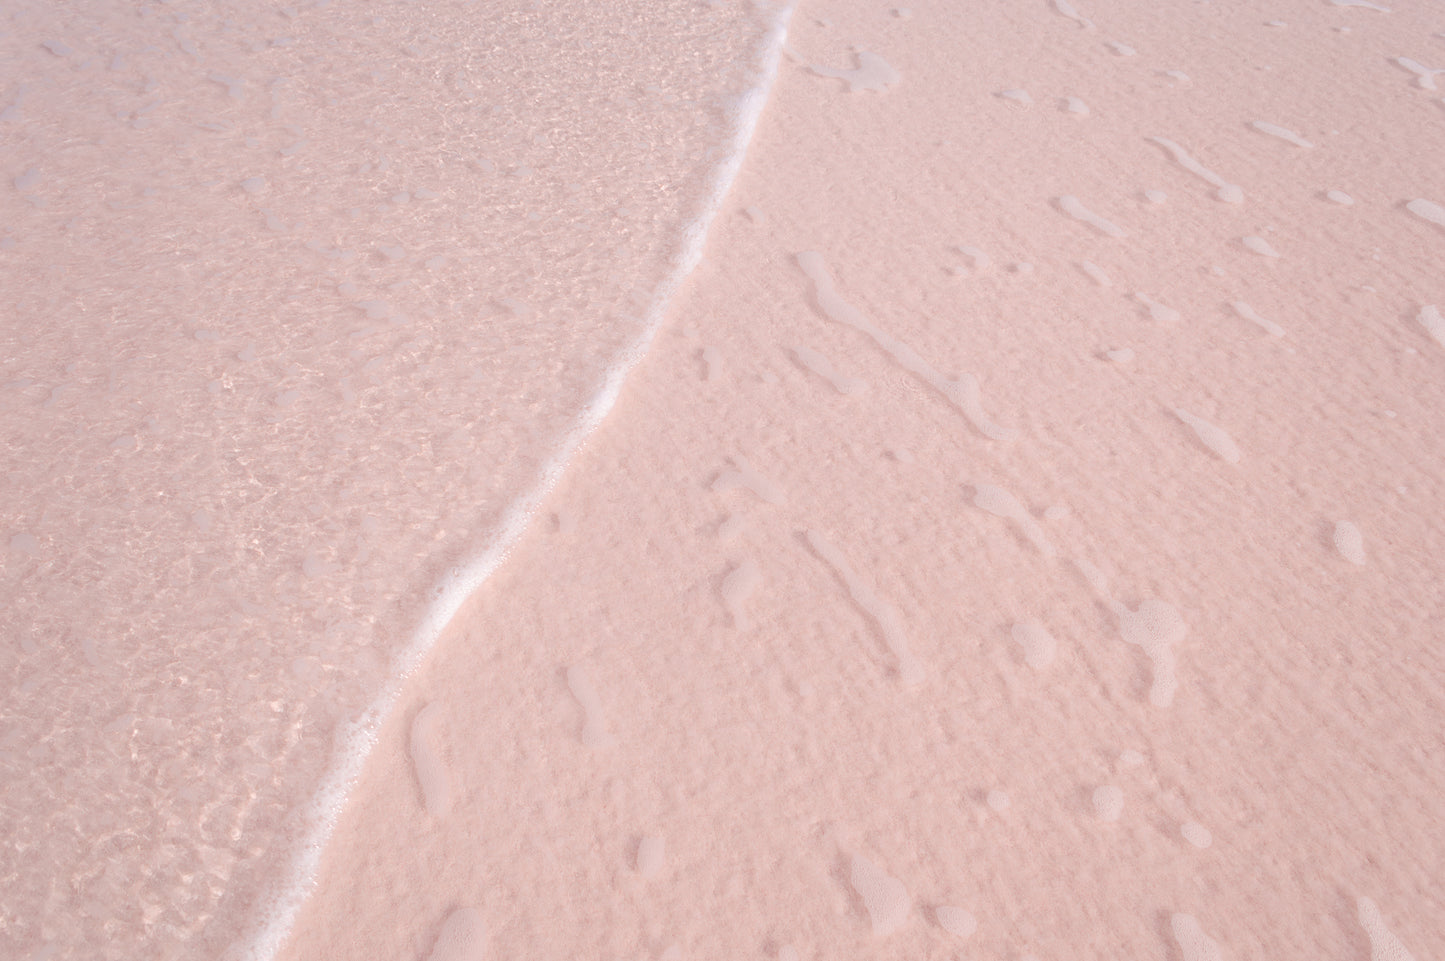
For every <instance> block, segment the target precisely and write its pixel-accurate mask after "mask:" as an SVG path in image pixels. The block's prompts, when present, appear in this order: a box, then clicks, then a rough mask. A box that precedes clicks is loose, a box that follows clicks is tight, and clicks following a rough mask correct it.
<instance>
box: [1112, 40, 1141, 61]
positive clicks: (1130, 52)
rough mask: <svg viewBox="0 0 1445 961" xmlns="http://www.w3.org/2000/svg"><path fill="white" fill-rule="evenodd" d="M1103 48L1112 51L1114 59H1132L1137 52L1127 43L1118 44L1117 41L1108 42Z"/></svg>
mask: <svg viewBox="0 0 1445 961" xmlns="http://www.w3.org/2000/svg"><path fill="white" fill-rule="evenodd" d="M1105 46H1107V47H1108V48H1109V49H1110V50H1112V51H1113V52H1114V56H1116V57H1132V56H1134V54H1135V53H1137V52H1138V51H1136V50H1135V49H1134V48H1133V47H1131V46H1129V45H1128V44H1127V43H1120V42H1119V41H1117V40H1110V41H1109V42H1108V43H1107V44H1105Z"/></svg>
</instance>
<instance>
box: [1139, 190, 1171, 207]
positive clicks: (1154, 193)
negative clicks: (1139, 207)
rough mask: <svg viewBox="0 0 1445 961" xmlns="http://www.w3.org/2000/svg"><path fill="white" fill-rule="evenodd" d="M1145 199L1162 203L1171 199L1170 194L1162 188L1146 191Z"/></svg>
mask: <svg viewBox="0 0 1445 961" xmlns="http://www.w3.org/2000/svg"><path fill="white" fill-rule="evenodd" d="M1144 199H1145V200H1147V201H1149V202H1150V203H1151V204H1162V203H1164V202H1165V201H1166V200H1168V199H1169V195H1168V194H1166V193H1165V192H1164V191H1162V190H1146V191H1144Z"/></svg>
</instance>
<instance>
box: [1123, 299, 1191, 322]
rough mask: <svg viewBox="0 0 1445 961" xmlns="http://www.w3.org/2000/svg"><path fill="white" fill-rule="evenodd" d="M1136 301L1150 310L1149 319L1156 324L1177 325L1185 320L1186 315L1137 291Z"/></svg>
mask: <svg viewBox="0 0 1445 961" xmlns="http://www.w3.org/2000/svg"><path fill="white" fill-rule="evenodd" d="M1134 299H1135V300H1137V301H1138V302H1139V303H1141V304H1143V305H1144V306H1145V307H1146V308H1148V310H1149V318H1150V319H1151V320H1153V321H1154V323H1156V324H1177V323H1179V321H1181V320H1183V319H1184V315H1183V314H1181V313H1180V312H1179V311H1177V310H1175V309H1174V308H1173V307H1170V306H1169V305H1167V304H1161V303H1160V302H1159V301H1157V300H1155V299H1154V298H1153V297H1150V296H1149V295H1148V294H1145V293H1141V292H1139V291H1135V293H1134Z"/></svg>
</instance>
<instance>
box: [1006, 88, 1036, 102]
mask: <svg viewBox="0 0 1445 961" xmlns="http://www.w3.org/2000/svg"><path fill="white" fill-rule="evenodd" d="M998 96H999V98H1000V99H1003V100H1012V101H1013V102H1014V103H1022V104H1030V103H1033V102H1034V98H1033V97H1030V96H1029V92H1028V91H1027V90H1020V89H1019V88H1017V87H1011V88H1009V89H1008V90H1000V91H999V92H998Z"/></svg>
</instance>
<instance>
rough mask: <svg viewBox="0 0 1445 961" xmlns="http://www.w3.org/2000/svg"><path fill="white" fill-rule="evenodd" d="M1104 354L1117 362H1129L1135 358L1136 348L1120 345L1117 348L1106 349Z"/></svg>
mask: <svg viewBox="0 0 1445 961" xmlns="http://www.w3.org/2000/svg"><path fill="white" fill-rule="evenodd" d="M1104 356H1105V357H1107V358H1109V359H1110V360H1112V361H1113V362H1114V363H1116V364H1128V363H1132V362H1133V360H1134V349H1133V348H1132V347H1120V348H1118V349H1117V350H1106V351H1104Z"/></svg>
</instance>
